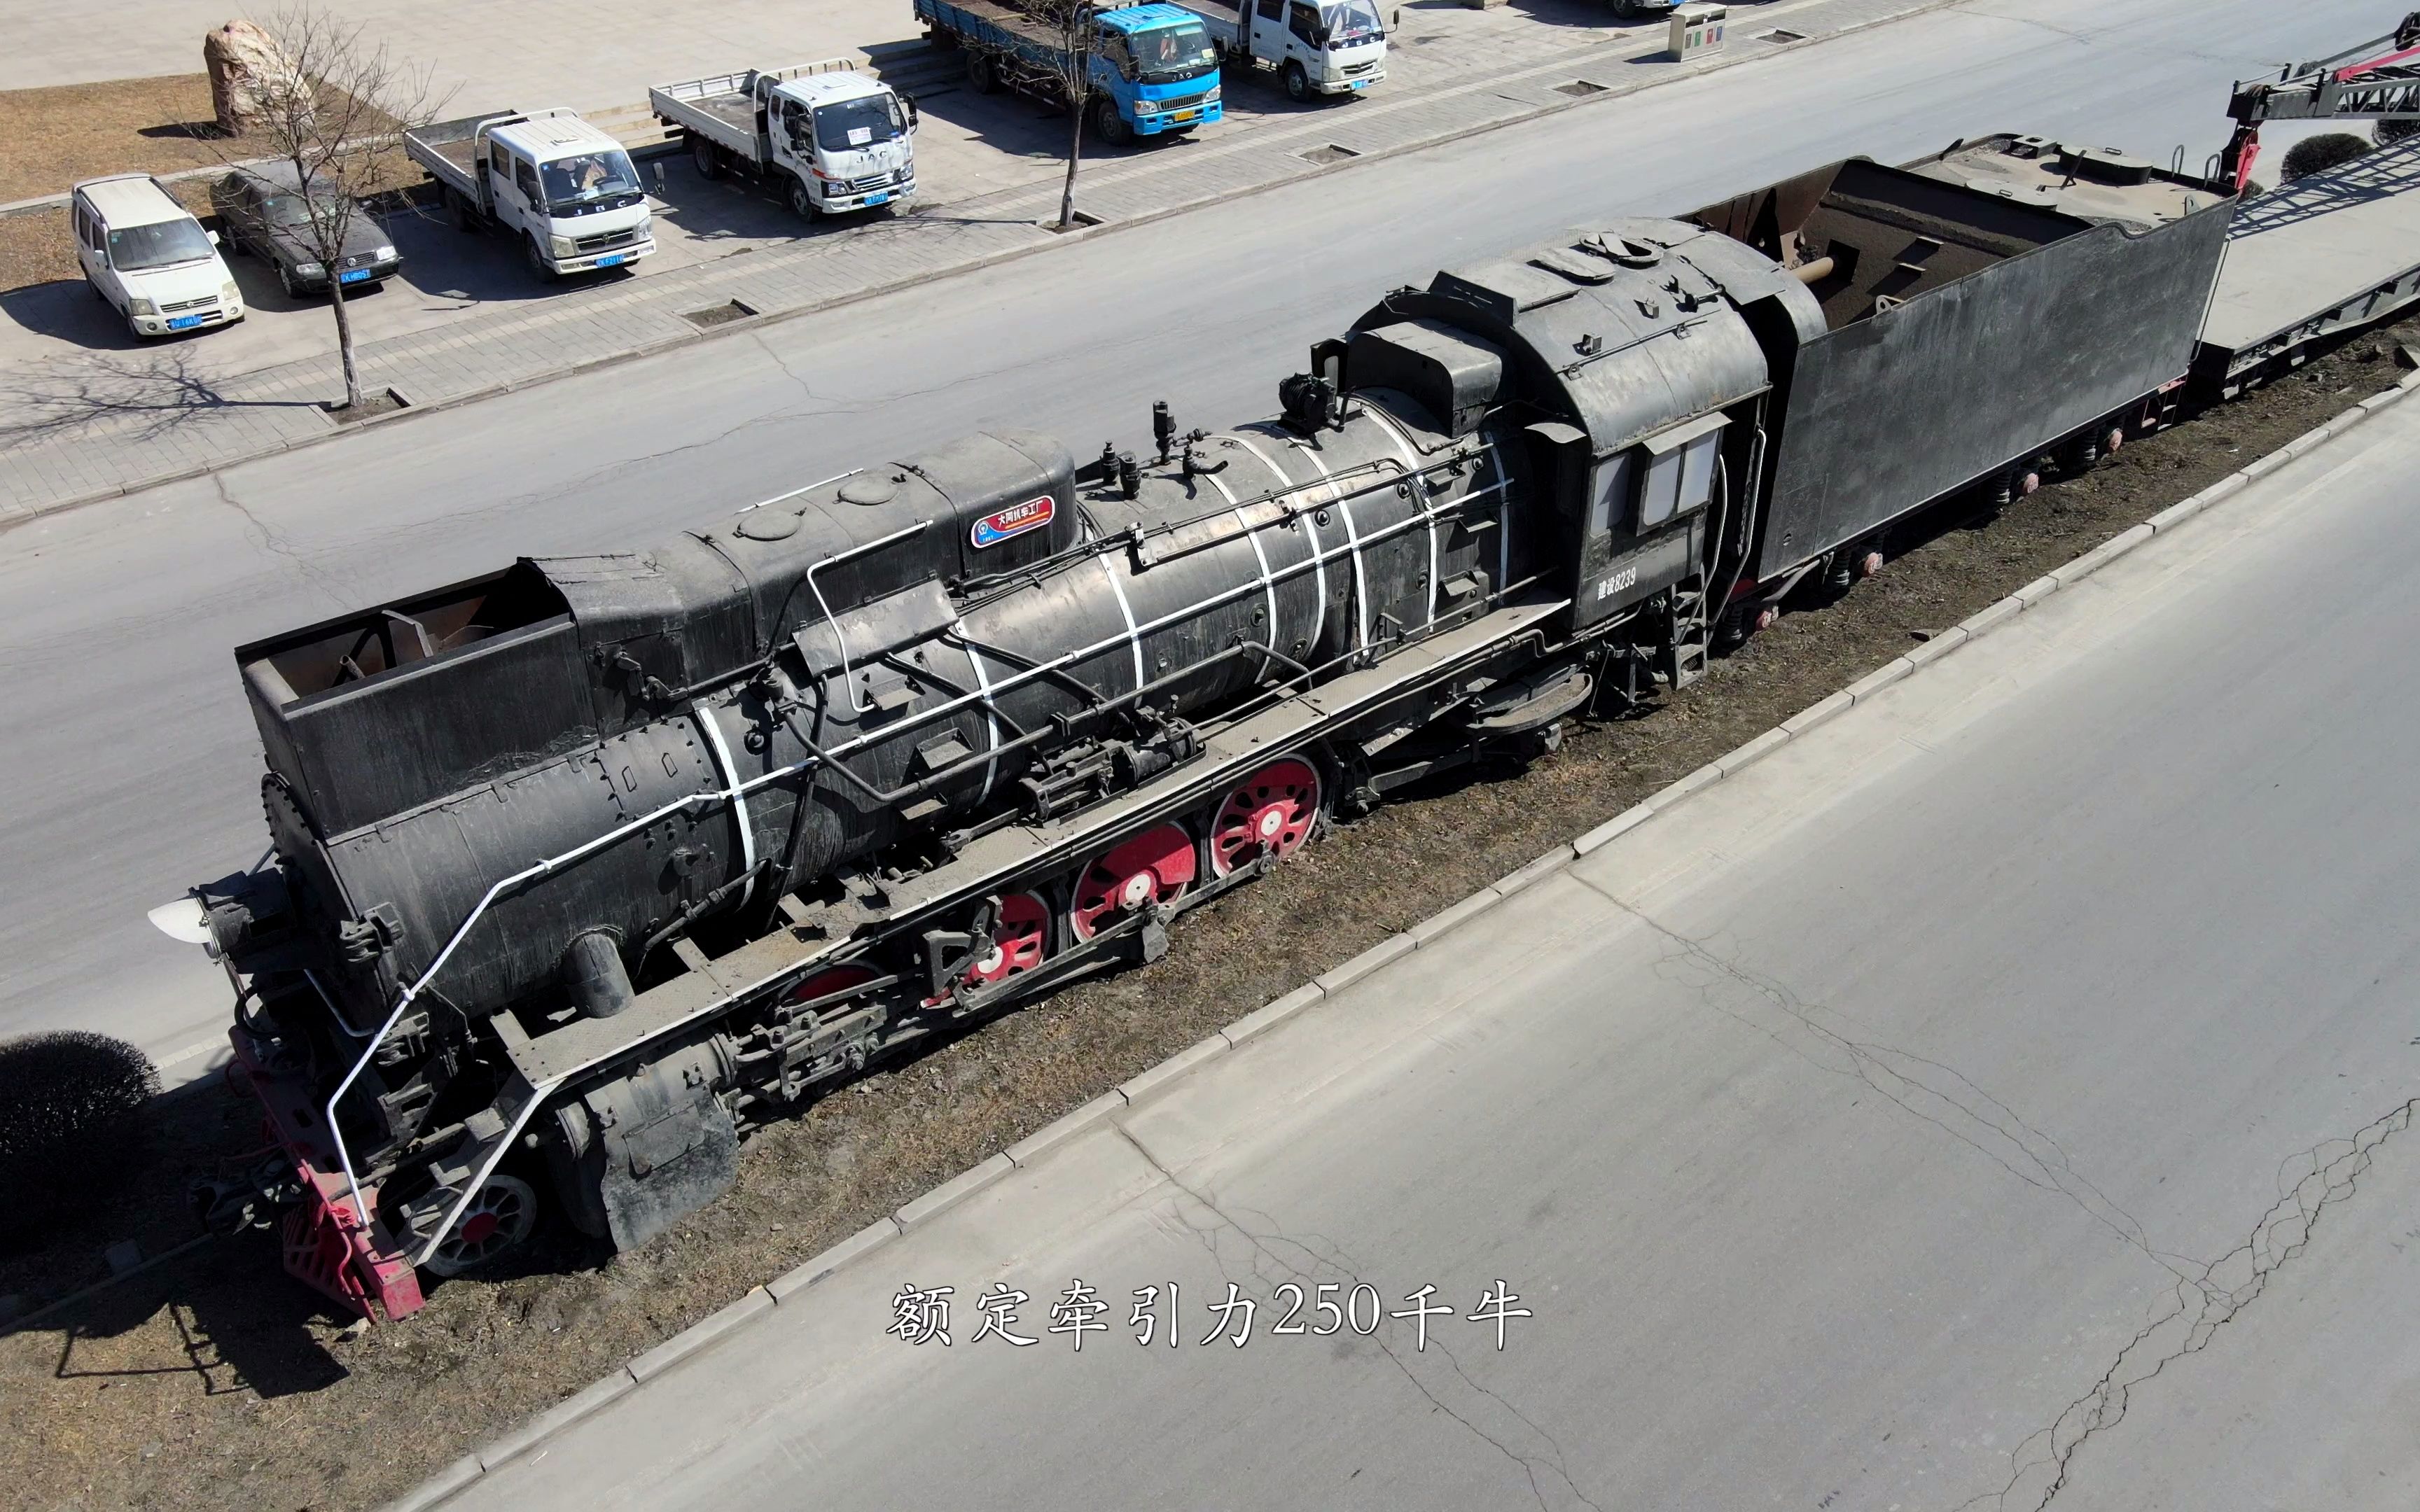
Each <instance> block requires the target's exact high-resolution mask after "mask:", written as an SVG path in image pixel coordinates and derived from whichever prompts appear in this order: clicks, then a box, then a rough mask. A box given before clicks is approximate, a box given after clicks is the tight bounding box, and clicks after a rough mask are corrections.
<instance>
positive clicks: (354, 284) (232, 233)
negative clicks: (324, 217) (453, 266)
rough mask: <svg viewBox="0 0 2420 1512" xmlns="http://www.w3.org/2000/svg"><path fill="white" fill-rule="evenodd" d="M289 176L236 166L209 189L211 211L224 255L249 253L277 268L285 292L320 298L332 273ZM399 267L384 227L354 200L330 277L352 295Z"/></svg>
mask: <svg viewBox="0 0 2420 1512" xmlns="http://www.w3.org/2000/svg"><path fill="white" fill-rule="evenodd" d="M292 175H293V170H292V169H290V168H288V169H285V170H284V171H283V172H282V173H281V172H280V170H279V168H277V167H259V168H239V169H237V170H236V171H235V172H233V173H231V174H228V175H227V176H226V177H224V178H221V179H220V180H219V181H218V182H217V183H214V184H212V185H211V186H210V208H212V209H214V210H216V211H217V212H218V216H219V224H221V225H222V226H223V227H224V228H225V238H226V243H227V250H228V251H230V252H239V253H244V252H248V253H251V254H252V255H255V256H256V257H259V258H261V259H263V260H264V261H266V262H267V263H268V264H269V265H270V266H271V268H274V269H276V270H277V281H278V282H279V283H280V284H282V285H285V286H286V292H287V294H290V295H298V296H299V295H302V294H323V293H325V292H327V289H328V280H329V277H330V270H329V269H328V268H327V267H326V265H325V259H323V258H322V257H321V256H320V255H319V249H318V245H317V244H316V240H317V239H316V238H315V237H314V235H313V232H312V228H311V208H310V206H309V205H308V204H306V203H305V202H304V200H303V198H302V194H301V193H299V192H297V191H296V190H295V189H294V188H293V177H292ZM321 202H322V203H323V204H325V205H329V206H331V207H334V208H341V207H342V204H343V202H342V201H341V200H338V199H334V197H333V196H330V197H323V198H322V201H321ZM402 266H403V258H402V257H401V256H400V255H398V254H397V253H396V250H395V244H394V243H393V242H391V241H389V240H387V237H386V231H385V228H384V227H382V226H380V224H379V223H378V221H377V219H376V218H375V217H374V216H372V215H371V214H370V211H369V208H368V207H367V206H365V205H363V204H361V203H360V202H359V201H356V202H354V204H353V206H352V208H351V215H350V220H349V224H347V225H346V227H345V250H344V255H343V256H342V257H340V258H338V259H337V261H336V267H335V270H334V276H335V277H336V278H338V279H341V280H342V281H343V282H344V285H345V290H346V292H347V293H354V292H358V291H360V290H363V289H366V288H371V287H375V286H376V285H378V284H379V283H380V281H382V280H384V279H385V278H387V277H388V276H389V275H391V274H392V273H394V272H395V270H396V269H398V268H400V267H402Z"/></svg>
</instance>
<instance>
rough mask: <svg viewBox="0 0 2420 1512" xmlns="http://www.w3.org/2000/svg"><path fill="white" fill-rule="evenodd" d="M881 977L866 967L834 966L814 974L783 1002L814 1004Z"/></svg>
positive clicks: (790, 991)
mask: <svg viewBox="0 0 2420 1512" xmlns="http://www.w3.org/2000/svg"><path fill="white" fill-rule="evenodd" d="M880 975H881V973H880V972H878V971H873V970H869V969H868V968H866V967H864V966H832V967H830V968H828V969H826V970H823V971H818V972H816V973H814V975H813V976H810V977H808V978H807V979H806V980H803V981H801V982H799V984H798V985H797V986H795V987H793V988H791V989H790V990H789V991H788V992H786V993H783V995H782V1001H783V1002H784V1003H812V1002H814V1000H815V999H816V998H818V997H830V995H832V994H834V993H840V992H846V991H847V990H848V989H850V988H851V987H860V986H863V985H864V984H865V983H867V982H869V981H872V980H874V979H875V978H876V977H878V976H880Z"/></svg>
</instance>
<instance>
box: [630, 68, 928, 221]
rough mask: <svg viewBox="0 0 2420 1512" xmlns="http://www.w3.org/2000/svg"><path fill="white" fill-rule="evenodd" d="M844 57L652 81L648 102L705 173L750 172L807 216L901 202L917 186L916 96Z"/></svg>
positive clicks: (812, 217)
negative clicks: (677, 80) (856, 67)
mask: <svg viewBox="0 0 2420 1512" xmlns="http://www.w3.org/2000/svg"><path fill="white" fill-rule="evenodd" d="M849 61H850V60H848V59H846V58H834V59H830V60H829V61H826V62H822V63H801V64H799V65H797V66H796V67H793V68H787V69H770V70H767V69H749V70H748V71H747V72H745V73H724V74H717V75H715V76H714V77H712V78H706V79H690V80H685V81H683V82H682V83H679V84H666V85H657V86H656V87H654V88H652V89H650V90H648V91H647V103H648V105H649V106H650V107H652V108H653V109H654V111H655V113H656V119H658V120H659V121H661V122H663V123H664V124H665V125H666V126H676V127H678V128H680V130H681V131H682V133H683V134H684V135H686V136H687V137H688V139H689V150H690V159H691V161H693V162H695V163H696V164H697V171H698V173H699V175H700V176H701V177H706V178H719V177H722V175H723V174H724V173H726V172H729V171H732V170H735V169H736V170H738V171H740V172H743V173H747V174H751V175H753V176H755V177H760V178H762V179H764V180H766V181H767V182H768V183H770V184H773V185H775V186H777V187H778V188H780V189H781V190H782V191H783V193H784V194H785V195H786V196H787V197H788V199H789V202H790V208H792V209H794V210H796V211H798V212H799V215H800V216H802V217H804V218H806V219H808V220H813V219H814V218H815V217H816V216H818V215H833V214H838V213H840V212H842V211H845V210H861V209H871V208H875V207H876V206H881V205H897V204H899V203H901V202H902V201H904V200H906V199H907V198H909V197H910V196H911V195H913V194H914V193H916V147H915V134H916V102H915V101H914V100H910V99H908V98H907V96H905V95H902V94H900V93H898V92H897V91H896V90H894V89H892V87H891V86H890V85H887V84H883V83H881V82H879V81H878V80H875V79H869V78H867V77H866V76H865V75H864V74H861V73H859V72H856V71H855V70H853V69H851V68H850V67H849Z"/></svg>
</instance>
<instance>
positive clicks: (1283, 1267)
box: [1109, 1119, 1605, 1512]
mask: <svg viewBox="0 0 2420 1512" xmlns="http://www.w3.org/2000/svg"><path fill="white" fill-rule="evenodd" d="M1109 1121H1110V1126H1111V1127H1112V1128H1114V1129H1116V1130H1117V1131H1118V1133H1119V1134H1121V1135H1123V1136H1124V1137H1125V1141H1126V1143H1127V1144H1129V1145H1131V1146H1133V1147H1134V1150H1135V1153H1137V1154H1138V1155H1140V1156H1141V1157H1142V1158H1143V1161H1144V1163H1145V1164H1147V1165H1150V1166H1151V1168H1152V1169H1153V1170H1155V1171H1157V1172H1158V1173H1159V1174H1160V1176H1161V1177H1162V1178H1163V1179H1164V1180H1167V1182H1168V1183H1169V1184H1170V1185H1171V1186H1172V1187H1174V1188H1176V1190H1177V1191H1179V1192H1181V1193H1183V1194H1184V1195H1185V1196H1187V1197H1190V1198H1191V1199H1192V1200H1193V1202H1194V1203H1195V1204H1196V1205H1197V1206H1198V1207H1200V1208H1201V1210H1202V1211H1204V1212H1206V1213H1208V1214H1209V1215H1210V1218H1211V1220H1212V1221H1211V1222H1210V1223H1209V1224H1207V1225H1201V1224H1197V1223H1195V1222H1193V1221H1192V1220H1191V1219H1189V1218H1184V1217H1183V1216H1182V1215H1181V1214H1180V1221H1182V1222H1184V1224H1185V1227H1187V1230H1189V1231H1190V1232H1192V1233H1193V1234H1194V1235H1195V1237H1196V1238H1197V1239H1199V1240H1200V1241H1201V1242H1202V1249H1203V1251H1204V1252H1205V1253H1206V1254H1208V1255H1209V1257H1210V1258H1211V1260H1212V1262H1213V1263H1214V1264H1216V1265H1217V1266H1218V1273H1219V1276H1220V1277H1221V1278H1222V1279H1224V1280H1227V1281H1230V1282H1233V1281H1236V1280H1237V1279H1238V1278H1237V1277H1236V1276H1235V1274H1234V1273H1233V1272H1232V1271H1231V1270H1230V1269H1229V1266H1228V1262H1227V1257H1226V1255H1225V1253H1224V1252H1223V1250H1222V1249H1221V1247H1220V1245H1219V1244H1218V1235H1219V1233H1220V1232H1222V1231H1223V1232H1227V1233H1232V1234H1233V1235H1235V1236H1236V1237H1237V1238H1239V1239H1241V1240H1242V1241H1243V1242H1245V1244H1246V1245H1247V1246H1249V1249H1250V1252H1251V1257H1252V1263H1251V1268H1250V1275H1251V1278H1252V1279H1253V1280H1254V1281H1256V1282H1258V1283H1260V1284H1261V1285H1262V1286H1264V1287H1266V1288H1275V1287H1276V1286H1277V1285H1279V1284H1280V1283H1282V1282H1286V1281H1291V1282H1294V1283H1295V1285H1297V1286H1302V1285H1305V1284H1306V1283H1309V1284H1313V1285H1315V1284H1317V1281H1318V1279H1319V1277H1320V1275H1321V1274H1322V1273H1328V1274H1333V1275H1339V1276H1342V1278H1343V1284H1345V1285H1350V1286H1358V1285H1367V1286H1370V1287H1371V1288H1373V1289H1374V1290H1377V1291H1378V1294H1379V1296H1381V1297H1382V1298H1383V1297H1385V1296H1386V1294H1387V1293H1386V1291H1385V1290H1384V1288H1379V1287H1378V1285H1377V1283H1375V1282H1372V1281H1369V1280H1367V1278H1366V1277H1365V1276H1364V1275H1363V1273H1362V1267H1361V1266H1360V1265H1359V1263H1358V1262H1357V1261H1356V1260H1354V1259H1353V1258H1352V1257H1350V1256H1348V1255H1346V1254H1345V1253H1344V1251H1343V1250H1342V1247H1341V1246H1339V1245H1338V1244H1336V1243H1335V1242H1333V1241H1332V1240H1329V1239H1327V1238H1326V1236H1325V1235H1319V1234H1313V1235H1309V1236H1306V1237H1305V1238H1299V1239H1298V1238H1294V1237H1291V1236H1288V1235H1286V1234H1284V1233H1282V1232H1280V1231H1279V1226H1278V1225H1277V1224H1276V1223H1275V1221H1274V1220H1273V1219H1272V1217H1271V1215H1270V1214H1268V1213H1264V1212H1257V1211H1256V1210H1250V1209H1245V1210H1239V1211H1244V1212H1251V1213H1253V1214H1254V1215H1255V1216H1257V1217H1259V1218H1261V1219H1263V1220H1264V1221H1265V1222H1266V1228H1265V1230H1263V1229H1255V1228H1253V1227H1249V1226H1247V1225H1246V1224H1245V1223H1243V1222H1242V1221H1241V1220H1240V1219H1239V1218H1238V1217H1236V1216H1235V1215H1234V1214H1233V1213H1230V1212H1228V1211H1226V1210H1225V1209H1224V1208H1222V1207H1221V1206H1220V1205H1219V1204H1218V1202H1217V1201H1216V1200H1215V1199H1213V1198H1212V1197H1211V1196H1210V1195H1209V1194H1208V1193H1206V1192H1204V1191H1202V1189H1200V1188H1198V1187H1196V1186H1193V1185H1192V1184H1191V1183H1189V1182H1187V1181H1186V1180H1183V1179H1182V1178H1180V1177H1179V1176H1178V1175H1177V1174H1176V1173H1175V1172H1174V1171H1172V1170H1171V1169H1169V1167H1168V1166H1167V1165H1165V1164H1163V1163H1162V1162H1161V1160H1160V1159H1159V1157H1158V1156H1156V1155H1155V1154H1153V1153H1152V1152H1151V1150H1150V1149H1148V1148H1147V1147H1146V1146H1144V1144H1143V1143H1142V1141H1141V1140H1140V1139H1137V1138H1136V1137H1135V1135H1134V1131H1132V1130H1131V1129H1128V1128H1127V1127H1126V1126H1125V1124H1124V1123H1121V1122H1119V1121H1118V1120H1116V1119H1111V1120H1109ZM1321 1245H1325V1246H1326V1253H1322V1251H1321V1248H1320V1246H1321ZM1274 1246H1284V1247H1287V1248H1291V1249H1293V1250H1295V1251H1298V1252H1300V1254H1302V1255H1303V1256H1304V1257H1307V1258H1308V1259H1309V1261H1310V1266H1309V1268H1305V1267H1303V1266H1301V1265H1297V1264H1296V1263H1295V1262H1293V1261H1290V1260H1288V1259H1287V1258H1285V1257H1283V1256H1281V1255H1280V1254H1279V1253H1278V1250H1277V1248H1276V1247H1274ZM1264 1266H1265V1267H1266V1269H1264ZM1393 1321H1394V1320H1393V1319H1387V1318H1386V1317H1385V1316H1384V1313H1383V1312H1382V1313H1381V1323H1380V1327H1379V1329H1378V1331H1377V1332H1375V1333H1373V1334H1370V1335H1362V1336H1365V1337H1367V1338H1368V1339H1369V1340H1370V1342H1371V1343H1373V1344H1374V1345H1376V1346H1377V1347H1378V1350H1379V1351H1380V1352H1381V1353H1383V1354H1385V1355H1386V1357H1387V1359H1388V1361H1389V1362H1390V1363H1391V1364H1392V1365H1394V1367H1395V1369H1396V1370H1397V1371H1398V1372H1399V1373H1400V1374H1401V1375H1402V1376H1403V1378H1404V1381H1407V1382H1408V1383H1409V1384H1410V1385H1411V1387H1412V1389H1413V1390H1414V1391H1416V1392H1418V1393H1419V1395H1420V1396H1421V1397H1422V1398H1423V1399H1424V1400H1426V1401H1427V1402H1428V1404H1429V1406H1430V1407H1431V1408H1432V1409H1433V1410H1435V1412H1440V1413H1442V1414H1443V1415H1445V1416H1446V1417H1449V1418H1451V1419H1452V1420H1453V1421H1454V1422H1455V1423H1457V1424H1459V1425H1461V1426H1462V1427H1464V1428H1465V1429H1466V1430H1468V1431H1469V1433H1470V1434H1471V1435H1472V1436H1473V1437H1475V1438H1477V1439H1478V1440H1480V1442H1481V1443H1485V1444H1486V1445H1487V1446H1488V1447H1490V1448H1492V1449H1494V1450H1495V1451H1496V1452H1497V1453H1498V1454H1500V1455H1502V1456H1503V1457H1504V1458H1507V1459H1509V1460H1511V1461H1512V1463H1513V1464H1515V1465H1516V1466H1518V1467H1520V1470H1521V1472H1522V1473H1523V1474H1524V1475H1525V1476H1526V1477H1527V1478H1528V1483H1529V1494H1530V1495H1531V1496H1532V1497H1533V1498H1535V1499H1536V1501H1537V1504H1538V1505H1539V1506H1540V1507H1542V1508H1550V1507H1551V1506H1552V1503H1551V1502H1550V1501H1549V1500H1548V1492H1549V1491H1550V1490H1551V1489H1553V1488H1552V1487H1551V1486H1550V1485H1548V1484H1547V1483H1545V1482H1544V1481H1541V1480H1540V1478H1539V1476H1540V1472H1541V1471H1542V1470H1543V1471H1544V1473H1546V1474H1547V1475H1548V1476H1550V1477H1551V1478H1552V1479H1553V1480H1555V1481H1559V1482H1560V1483H1561V1484H1562V1486H1563V1488H1564V1489H1567V1490H1568V1491H1569V1492H1570V1493H1571V1495H1572V1496H1573V1497H1574V1498H1575V1499H1576V1500H1577V1501H1578V1502H1579V1503H1580V1504H1582V1505H1584V1506H1586V1507H1588V1508H1590V1512H1605V1509H1604V1508H1603V1507H1602V1506H1601V1505H1599V1504H1597V1503H1596V1502H1595V1501H1593V1500H1592V1499H1590V1496H1589V1494H1588V1493H1587V1492H1586V1491H1583V1490H1581V1489H1580V1488H1579V1483H1578V1482H1576V1481H1575V1480H1574V1479H1573V1478H1572V1475H1571V1473H1570V1472H1569V1471H1568V1470H1566V1469H1565V1468H1564V1461H1563V1449H1562V1445H1561V1444H1560V1443H1557V1442H1556V1440H1555V1437H1554V1435H1553V1434H1550V1433H1548V1432H1547V1431H1546V1430H1545V1429H1544V1428H1543V1427H1539V1426H1538V1424H1537V1422H1536V1421H1535V1420H1534V1419H1532V1418H1531V1417H1530V1416H1529V1415H1528V1413H1527V1412H1522V1411H1521V1410H1520V1409H1519V1408H1518V1407H1515V1406H1514V1405H1513V1404H1512V1402H1511V1401H1509V1400H1507V1399H1506V1398H1505V1397H1504V1396H1503V1395H1502V1394H1501V1393H1499V1392H1497V1391H1495V1390H1492V1389H1491V1388H1489V1387H1487V1386H1483V1385H1481V1384H1480V1383H1479V1382H1478V1381H1474V1380H1472V1379H1471V1377H1470V1373H1469V1372H1468V1371H1467V1370H1466V1369H1464V1368H1463V1365H1462V1361H1461V1360H1460V1358H1458V1357H1457V1356H1456V1355H1455V1354H1454V1352H1453V1351H1452V1350H1450V1349H1449V1348H1448V1347H1447V1346H1446V1345H1445V1344H1444V1343H1443V1342H1441V1341H1440V1340H1438V1339H1436V1338H1435V1337H1431V1338H1430V1339H1429V1341H1428V1352H1429V1353H1434V1354H1435V1355H1437V1356H1439V1357H1441V1358H1442V1359H1443V1360H1444V1361H1445V1368H1446V1369H1447V1370H1448V1371H1449V1372H1450V1374H1451V1375H1452V1376H1453V1377H1454V1379H1455V1380H1457V1381H1460V1382H1461V1383H1462V1384H1463V1385H1464V1386H1466V1387H1467V1388H1468V1389H1469V1390H1471V1391H1473V1392H1476V1393H1477V1394H1479V1395H1480V1396H1484V1397H1486V1398H1488V1399H1489V1400H1490V1401H1493V1402H1495V1403H1496V1404H1497V1406H1498V1407H1500V1408H1502V1409H1503V1410H1504V1411H1505V1412H1507V1413H1508V1414H1510V1415H1511V1416H1512V1417H1513V1418H1514V1419H1516V1420H1517V1421H1518V1422H1519V1423H1520V1424H1521V1425H1522V1426H1523V1427H1526V1428H1528V1430H1529V1431H1530V1432H1531V1433H1534V1434H1536V1435H1537V1436H1538V1438H1539V1440H1540V1441H1541V1442H1542V1443H1544V1444H1545V1446H1546V1448H1545V1452H1544V1454H1525V1453H1523V1452H1522V1451H1521V1450H1520V1449H1519V1448H1516V1447H1515V1446H1514V1445H1512V1443H1507V1442H1506V1441H1505V1440H1504V1439H1503V1438H1501V1437H1499V1436H1498V1435H1497V1434H1496V1433H1492V1432H1490V1431H1488V1429H1487V1428H1486V1427H1483V1426H1481V1424H1479V1423H1477V1422H1475V1421H1473V1420H1472V1418H1471V1417H1470V1416H1469V1415H1467V1414H1466V1413H1465V1412H1458V1411H1456V1410H1455V1409H1454V1407H1453V1406H1452V1405H1451V1404H1450V1403H1449V1402H1448V1401H1447V1400H1446V1399H1445V1398H1444V1396H1440V1395H1439V1393H1438V1391H1437V1390H1436V1389H1435V1387H1432V1386H1431V1385H1430V1383H1429V1382H1428V1381H1423V1380H1421V1379H1420V1376H1419V1372H1418V1371H1417V1370H1415V1369H1414V1368H1413V1363H1412V1361H1410V1360H1407V1359H1405V1358H1404V1355H1403V1353H1402V1352H1401V1351H1400V1350H1398V1349H1397V1348H1396V1346H1395V1344H1394V1343H1393V1342H1392V1341H1391V1340H1389V1339H1388V1338H1387V1337H1386V1336H1385V1335H1386V1334H1387V1333H1388V1324H1390V1323H1392V1322H1393ZM1394 1332H1397V1333H1400V1332H1401V1329H1400V1328H1397V1329H1395V1330H1394ZM1355 1333H1356V1334H1358V1333H1359V1330H1357V1329H1356V1330H1355ZM1420 1357H1421V1358H1425V1355H1423V1356H1420Z"/></svg>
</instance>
